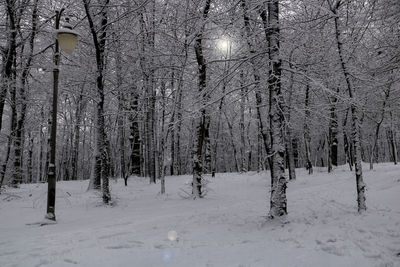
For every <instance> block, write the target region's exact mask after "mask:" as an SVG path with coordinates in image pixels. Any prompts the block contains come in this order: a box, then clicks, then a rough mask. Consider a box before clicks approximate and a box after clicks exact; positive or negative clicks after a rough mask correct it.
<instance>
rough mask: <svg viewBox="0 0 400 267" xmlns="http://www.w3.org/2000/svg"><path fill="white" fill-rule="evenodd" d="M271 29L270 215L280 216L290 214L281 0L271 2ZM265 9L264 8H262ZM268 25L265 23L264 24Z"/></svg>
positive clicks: (269, 80)
mask: <svg viewBox="0 0 400 267" xmlns="http://www.w3.org/2000/svg"><path fill="white" fill-rule="evenodd" d="M267 9H268V29H265V30H267V32H268V34H267V36H266V37H267V44H268V52H269V53H268V54H269V62H270V69H269V77H268V90H269V96H270V98H269V101H270V106H269V109H270V110H269V116H270V131H271V145H272V151H271V152H272V155H271V157H272V170H273V176H272V179H271V197H270V210H269V216H270V217H271V218H275V217H280V216H283V215H286V214H287V200H286V177H285V142H284V137H283V132H282V129H283V126H284V122H283V95H282V92H281V71H282V69H281V68H282V61H281V57H280V26H279V0H271V1H269V2H268V3H267ZM261 12H264V10H262V11H261ZM264 27H265V24H264Z"/></svg>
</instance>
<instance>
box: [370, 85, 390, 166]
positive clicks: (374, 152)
mask: <svg viewBox="0 0 400 267" xmlns="http://www.w3.org/2000/svg"><path fill="white" fill-rule="evenodd" d="M389 96H390V88H388V90H387V91H385V99H384V100H383V104H382V110H381V114H380V115H381V118H380V120H379V121H378V122H376V128H375V136H374V140H373V145H372V147H371V151H370V157H369V169H370V170H372V169H373V168H374V160H375V159H376V160H378V159H379V158H378V151H377V149H378V138H379V131H380V128H381V125H382V123H383V120H384V119H385V112H386V104H387V101H388V100H389ZM375 155H376V156H375Z"/></svg>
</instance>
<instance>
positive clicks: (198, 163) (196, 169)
mask: <svg viewBox="0 0 400 267" xmlns="http://www.w3.org/2000/svg"><path fill="white" fill-rule="evenodd" d="M210 6H211V0H206V3H205V6H204V9H203V13H202V20H201V22H200V23H201V26H200V29H199V31H198V33H197V34H196V39H195V44H194V50H195V53H196V61H197V65H198V77H199V82H198V94H199V96H200V99H201V100H202V101H201V102H200V105H201V106H200V110H199V113H200V118H199V120H198V122H197V125H196V131H195V142H194V146H193V150H192V158H193V182H192V187H193V190H192V192H193V197H195V198H199V197H203V192H202V179H203V178H202V174H203V162H202V161H203V160H202V156H203V145H204V141H205V135H206V131H208V128H209V125H210V117H209V115H208V114H207V111H206V107H205V106H204V105H205V103H206V100H207V95H206V94H207V93H206V92H204V91H205V89H206V87H207V65H206V60H205V58H204V55H203V44H202V42H203V33H204V28H205V23H206V20H207V18H208V13H209V11H210Z"/></svg>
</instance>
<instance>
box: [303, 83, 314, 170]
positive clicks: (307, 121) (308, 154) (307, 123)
mask: <svg viewBox="0 0 400 267" xmlns="http://www.w3.org/2000/svg"><path fill="white" fill-rule="evenodd" d="M304 109H305V118H304V147H305V150H306V169H307V170H308V174H312V173H313V165H312V162H311V135H310V85H309V84H308V82H307V85H306V98H305V104H304Z"/></svg>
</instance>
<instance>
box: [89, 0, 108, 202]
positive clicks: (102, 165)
mask: <svg viewBox="0 0 400 267" xmlns="http://www.w3.org/2000/svg"><path fill="white" fill-rule="evenodd" d="M83 3H84V7H85V12H86V17H87V19H88V22H89V26H90V31H91V34H92V38H93V43H94V47H95V51H96V63H97V79H96V86H97V97H98V99H97V106H96V108H97V114H96V115H97V116H96V124H97V125H96V126H97V127H96V128H97V131H96V156H95V161H96V162H95V171H94V180H93V186H94V188H96V187H97V188H98V186H99V182H100V180H101V181H102V194H103V202H104V203H105V204H108V203H109V202H110V200H111V195H110V190H109V183H108V180H109V175H110V148H109V142H108V140H107V134H106V131H105V112H104V105H105V92H104V76H103V71H104V68H105V54H104V52H105V47H106V40H107V26H108V17H107V7H108V4H109V0H104V1H101V3H100V4H101V6H102V8H101V12H100V29H96V28H95V26H94V22H93V19H92V14H91V12H90V7H89V2H88V0H83Z"/></svg>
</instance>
